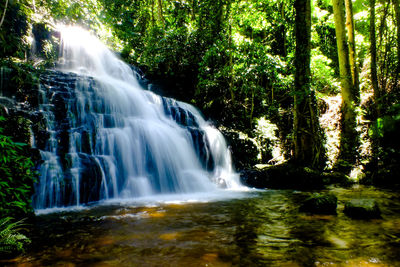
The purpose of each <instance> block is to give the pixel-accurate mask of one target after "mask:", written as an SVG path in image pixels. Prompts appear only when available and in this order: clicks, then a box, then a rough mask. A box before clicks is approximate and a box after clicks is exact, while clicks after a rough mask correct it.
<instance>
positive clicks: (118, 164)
mask: <svg viewBox="0 0 400 267" xmlns="http://www.w3.org/2000/svg"><path fill="white" fill-rule="evenodd" d="M61 38H62V42H61V44H62V45H61V47H62V51H61V56H62V58H61V59H60V66H61V67H60V70H58V71H52V72H48V73H47V74H44V75H42V77H41V90H40V92H41V96H42V104H41V105H40V107H41V112H42V114H43V115H44V117H45V121H46V125H47V133H46V134H47V138H46V139H47V141H46V142H42V143H40V142H39V141H37V142H36V143H37V144H36V145H37V147H38V148H39V149H40V150H41V155H42V159H43V163H42V165H41V169H40V173H41V177H40V181H39V182H38V184H37V185H36V194H35V196H34V198H33V205H34V207H35V208H36V209H43V208H49V207H65V206H75V205H80V204H84V203H88V202H94V201H98V200H103V199H115V198H137V197H143V196H149V195H157V194H171V193H193V192H209V191H215V190H218V186H217V184H219V185H223V186H225V187H228V188H234V187H239V186H240V185H239V182H238V177H237V175H236V174H235V172H234V171H233V170H232V166H231V161H230V154H229V150H228V149H227V146H226V144H225V140H224V138H223V136H222V135H221V133H220V132H219V131H218V130H217V129H215V128H214V127H213V126H211V125H209V124H208V123H207V122H206V121H205V120H204V119H203V118H202V116H201V115H200V114H199V112H198V111H197V110H196V109H195V108H194V107H192V106H191V105H189V104H186V103H182V102H179V101H176V100H174V99H170V98H164V97H161V96H158V95H156V94H154V93H152V92H150V91H148V90H143V89H142V88H141V86H140V85H139V83H138V80H137V79H136V76H135V72H134V71H132V69H131V68H130V67H129V66H128V65H127V64H125V63H124V62H122V61H121V60H119V59H118V58H117V57H116V56H115V55H114V54H113V53H112V52H111V51H110V50H108V49H107V48H106V47H105V46H104V45H103V44H102V43H101V42H100V41H99V40H98V39H96V38H95V37H94V36H92V35H90V34H89V33H88V32H86V31H84V30H82V29H80V28H76V27H63V28H62V29H61ZM42 139H43V138H42ZM36 140H40V138H36Z"/></svg>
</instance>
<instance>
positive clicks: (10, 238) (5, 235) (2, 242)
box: [0, 217, 31, 254]
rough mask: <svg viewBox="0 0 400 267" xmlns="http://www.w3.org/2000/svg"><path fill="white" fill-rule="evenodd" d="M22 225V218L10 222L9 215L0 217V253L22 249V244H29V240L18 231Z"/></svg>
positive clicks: (21, 250) (21, 228) (9, 252)
mask: <svg viewBox="0 0 400 267" xmlns="http://www.w3.org/2000/svg"><path fill="white" fill-rule="evenodd" d="M23 226H24V224H23V220H21V221H17V222H12V218H11V217H6V218H2V219H0V254H11V253H14V252H23V251H24V245H26V244H29V243H30V242H31V240H30V239H29V238H28V237H26V236H25V235H24V234H21V233H20V231H21V230H23Z"/></svg>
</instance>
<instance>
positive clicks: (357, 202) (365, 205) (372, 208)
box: [343, 199, 381, 219]
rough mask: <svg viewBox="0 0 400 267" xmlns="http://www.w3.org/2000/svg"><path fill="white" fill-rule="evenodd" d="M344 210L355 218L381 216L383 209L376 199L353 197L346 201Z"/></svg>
mask: <svg viewBox="0 0 400 267" xmlns="http://www.w3.org/2000/svg"><path fill="white" fill-rule="evenodd" d="M343 212H344V214H346V215H347V216H348V217H350V218H353V219H379V218H381V211H380V209H379V206H378V204H377V203H376V201H375V200H374V199H352V200H350V201H348V202H346V203H345V206H344V210H343Z"/></svg>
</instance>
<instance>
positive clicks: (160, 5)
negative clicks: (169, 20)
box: [158, 0, 165, 28]
mask: <svg viewBox="0 0 400 267" xmlns="http://www.w3.org/2000/svg"><path fill="white" fill-rule="evenodd" d="M158 18H159V20H160V22H161V25H162V27H163V28H164V26H165V19H164V15H163V6H162V0H158Z"/></svg>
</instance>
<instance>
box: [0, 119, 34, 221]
mask: <svg viewBox="0 0 400 267" xmlns="http://www.w3.org/2000/svg"><path fill="white" fill-rule="evenodd" d="M4 121H5V119H4V118H3V117H0V122H4ZM26 147H27V145H26V144H24V143H18V142H14V141H13V140H12V139H11V138H10V137H9V136H6V135H3V128H0V214H2V216H13V217H20V216H25V215H27V214H30V213H32V212H33V210H32V207H31V196H32V193H33V182H34V181H35V179H36V177H37V173H36V171H34V170H33V167H34V164H33V162H32V160H31V159H30V158H29V157H28V156H27V152H26V151H25V148H26Z"/></svg>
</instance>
